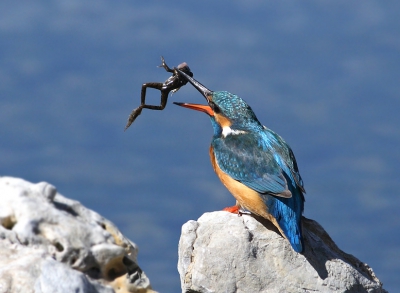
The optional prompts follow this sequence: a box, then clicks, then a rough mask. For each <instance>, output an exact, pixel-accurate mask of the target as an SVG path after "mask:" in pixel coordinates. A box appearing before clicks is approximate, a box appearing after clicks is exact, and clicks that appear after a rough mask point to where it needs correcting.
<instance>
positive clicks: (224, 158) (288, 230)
mask: <svg viewBox="0 0 400 293" xmlns="http://www.w3.org/2000/svg"><path fill="white" fill-rule="evenodd" d="M178 72H179V74H181V75H182V76H183V77H185V78H186V79H187V80H188V81H189V82H190V83H191V84H192V85H193V86H194V87H195V88H196V89H197V90H198V91H199V92H200V93H201V94H202V95H203V96H204V97H205V98H206V100H207V103H208V105H200V104H191V103H177V102H175V103H174V104H176V105H178V106H182V107H185V108H188V109H192V110H197V111H201V112H204V113H206V114H207V115H208V116H210V119H211V124H212V127H213V130H214V135H213V137H212V141H211V146H210V150H209V152H210V158H211V164H212V166H213V169H214V171H215V173H216V174H217V176H218V177H219V179H220V180H221V182H222V183H223V185H224V186H225V187H226V188H227V189H228V190H229V192H230V193H232V195H233V196H234V197H235V199H236V205H235V206H233V207H230V208H227V209H225V210H228V211H230V212H233V213H239V215H241V214H255V215H257V216H261V217H263V218H265V219H267V220H269V221H270V222H272V224H274V226H275V227H276V228H277V229H278V230H279V232H280V233H281V235H282V236H284V237H285V238H286V239H287V240H288V241H289V242H290V244H291V246H292V247H293V249H294V250H295V251H296V252H298V253H302V252H303V250H304V244H303V237H302V225H301V217H302V213H303V210H304V193H305V189H304V185H303V180H302V178H301V176H300V172H299V169H298V166H297V163H296V159H295V156H294V154H293V151H292V149H291V148H290V146H289V145H288V144H287V143H286V142H285V141H284V140H283V138H282V137H281V136H279V135H278V134H277V133H275V132H274V131H272V130H271V129H268V128H267V127H265V126H263V125H262V124H261V123H260V122H259V120H258V119H257V117H256V115H255V114H254V112H253V110H252V109H251V107H250V106H249V105H248V104H247V103H246V102H245V101H244V100H243V99H241V98H240V97H239V96H237V95H234V94H231V93H229V92H227V91H211V90H209V89H207V88H206V87H205V86H204V85H202V84H201V83H200V82H198V81H197V80H195V79H194V78H192V77H191V76H189V75H187V74H185V73H184V72H182V71H180V70H179V69H178Z"/></svg>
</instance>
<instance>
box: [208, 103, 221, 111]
mask: <svg viewBox="0 0 400 293" xmlns="http://www.w3.org/2000/svg"><path fill="white" fill-rule="evenodd" d="M209 105H210V107H211V109H213V111H214V113H221V109H220V108H219V107H218V106H217V105H215V103H214V102H210V103H209Z"/></svg>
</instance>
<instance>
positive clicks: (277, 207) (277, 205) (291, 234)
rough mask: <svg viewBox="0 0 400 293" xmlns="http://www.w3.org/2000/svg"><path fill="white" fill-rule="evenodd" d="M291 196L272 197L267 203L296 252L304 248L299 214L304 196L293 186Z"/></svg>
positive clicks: (301, 211) (300, 251)
mask: <svg viewBox="0 0 400 293" xmlns="http://www.w3.org/2000/svg"><path fill="white" fill-rule="evenodd" d="M291 191H292V197H290V198H283V197H274V199H273V202H272V203H271V205H269V212H270V213H271V214H272V215H273V216H274V218H275V219H276V221H277V222H278V224H279V227H280V228H281V230H282V231H283V233H284V234H285V237H286V238H287V239H288V240H289V242H290V244H291V245H292V247H293V249H294V250H295V251H296V252H299V253H302V252H303V250H304V244H303V234H302V228H301V216H302V213H303V208H304V196H303V193H302V192H301V190H299V189H298V188H295V189H294V190H291Z"/></svg>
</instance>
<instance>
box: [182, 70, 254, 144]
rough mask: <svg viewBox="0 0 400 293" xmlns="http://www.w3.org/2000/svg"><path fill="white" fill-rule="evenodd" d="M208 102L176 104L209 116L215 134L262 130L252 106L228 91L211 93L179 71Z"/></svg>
mask: <svg viewBox="0 0 400 293" xmlns="http://www.w3.org/2000/svg"><path fill="white" fill-rule="evenodd" d="M178 72H179V74H180V75H181V76H183V77H184V78H186V80H187V81H189V82H190V83H191V84H192V85H193V86H194V87H195V88H196V89H197V90H198V91H199V92H200V93H201V94H202V95H203V96H204V97H205V98H206V100H207V103H208V105H200V104H190V103H177V102H174V104H176V105H178V106H181V107H185V108H188V109H192V110H197V111H201V112H204V113H206V114H208V115H209V116H210V118H211V122H212V124H213V127H214V132H215V133H214V134H215V135H218V134H221V133H222V135H224V136H226V135H228V134H230V133H234V134H236V133H240V132H241V131H246V130H254V129H256V128H260V127H261V128H262V125H261V123H260V122H259V121H258V119H257V117H256V115H255V114H254V112H253V110H252V109H251V108H250V106H249V105H248V104H247V103H246V102H245V101H244V100H243V99H241V98H240V97H238V96H237V95H234V94H231V93H229V92H226V91H217V92H215V91H211V90H209V89H208V88H206V87H205V86H204V85H202V84H201V83H200V82H198V81H197V80H195V79H194V78H193V77H191V76H189V75H187V74H185V73H184V72H182V71H180V70H178Z"/></svg>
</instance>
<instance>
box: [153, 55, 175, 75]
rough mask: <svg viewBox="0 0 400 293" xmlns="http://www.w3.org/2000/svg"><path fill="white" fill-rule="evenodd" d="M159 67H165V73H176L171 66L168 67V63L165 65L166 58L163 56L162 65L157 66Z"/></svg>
mask: <svg viewBox="0 0 400 293" xmlns="http://www.w3.org/2000/svg"><path fill="white" fill-rule="evenodd" d="M157 67H163V68H164V69H165V71H167V72H174V70H173V69H171V68H169V66H168V65H167V63H165V60H164V57H163V56H161V65H159V66H157Z"/></svg>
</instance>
